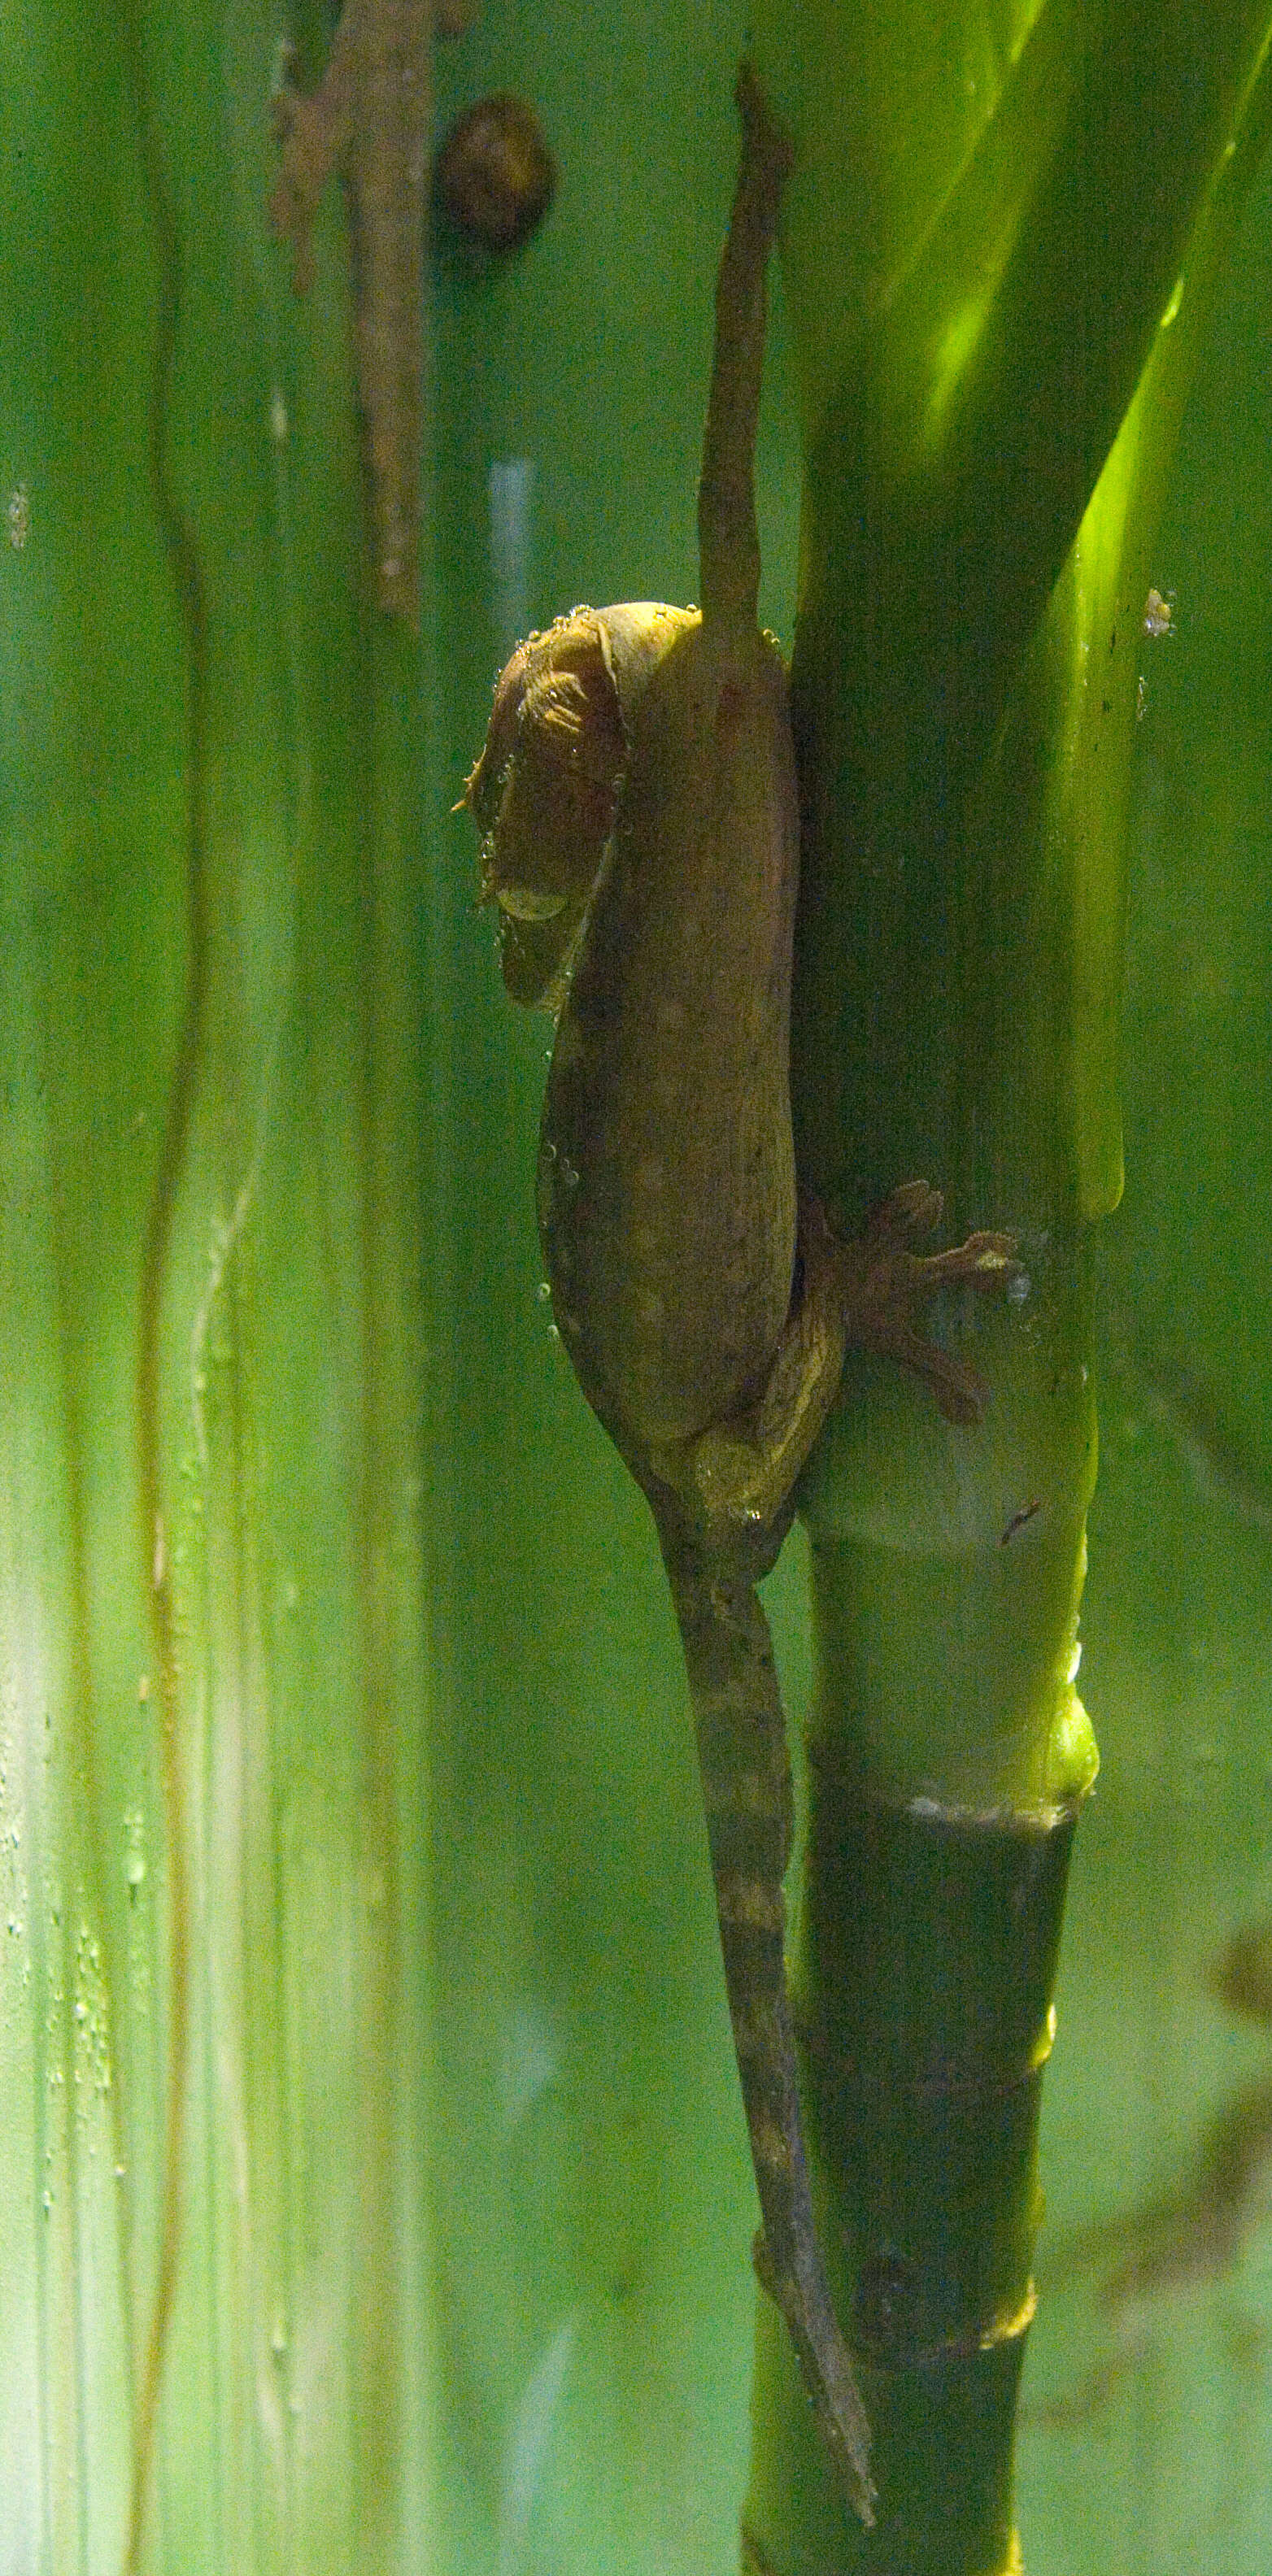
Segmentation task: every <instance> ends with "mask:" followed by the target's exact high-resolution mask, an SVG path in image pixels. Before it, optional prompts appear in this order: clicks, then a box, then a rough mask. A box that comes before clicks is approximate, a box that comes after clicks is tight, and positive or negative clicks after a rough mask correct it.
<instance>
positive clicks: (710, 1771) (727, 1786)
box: [663, 1531, 875, 2526]
mask: <svg viewBox="0 0 1272 2576" xmlns="http://www.w3.org/2000/svg"><path fill="white" fill-rule="evenodd" d="M663 1542H664V1555H665V1558H666V1562H667V1572H668V1576H669V1578H670V1582H671V1590H672V1598H673V1600H674V1602H675V1606H676V1615H677V1618H678V1620H679V1623H680V1632H681V1637H682V1639H683V1642H684V1651H685V1663H686V1667H687V1670H688V1674H689V1688H690V1696H691V1699H692V1703H693V1712H694V1722H695V1727H696V1730H697V1738H698V1760H699V1765H700V1768H701V1773H702V1788H703V1799H704V1803H705V1807H706V1815H707V1833H708V1838H709V1841H710V1847H711V1868H712V1875H713V1877H714V1880H715V1891H716V1910H717V1915H718V1918H719V1924H720V1946H721V1949H722V1951H723V1954H724V1973H725V1984H726V1988H727V1991H728V1998H729V2014H730V2019H731V2021H732V2025H733V2043H734V2049H735V2051H736V2055H737V2062H738V2074H739V2077H740V2080H741V2086H742V2100H743V2105H744V2108H745V2111H746V2122H747V2129H748V2132H749V2135H750V2141H751V2161H752V2164H753V2166H754V2169H755V2180H756V2188H757V2190H758V2193H759V2201H760V2210H761V2214H762V2217H763V2221H764V2224H763V2229H762V2231H761V2234H760V2236H759V2238H758V2239H757V2243H756V2258H755V2259H756V2270H757V2272H758V2273H759V2277H760V2280H761V2282H762V2283H763V2286H764V2288H765V2289H766V2290H767V2292H768V2293H769V2296H770V2297H771V2298H772V2299H773V2300H774V2302H775V2303H776V2305H777V2306H778V2307H779V2308H780V2309H781V2312H782V2315H783V2316H784V2318H785V2320H786V2324H787V2328H788V2330H789V2333H790V2336H791V2341H792V2343H793V2344H794V2347H795V2351H796V2354H797V2356H798V2360H799V2366H800V2370H801V2372H802V2375H803V2379H804V2384H805V2387H806V2388H807V2390H808V2394H809V2397H810V2399H811V2401H812V2406H813V2411H814V2414H815V2416H816V2418H817V2423H818V2427H819V2430H820V2432H821V2436H822V2439H823V2441H824V2442H825V2445H826V2448H827V2451H828V2453H829V2455H830V2457H831V2459H832V2461H833V2463H834V2465H835V2468H836V2470H837V2472H838V2474H839V2477H840V2479H841V2482H842V2484H843V2486H844V2488H845V2490H846V2492H847V2494H848V2497H849V2499H850V2501H851V2503H852V2504H853V2506H854V2508H855V2510H856V2512H857V2513H858V2514H859V2515H860V2517H861V2520H862V2522H863V2523H865V2524H866V2525H867V2526H869V2525H870V2524H872V2523H873V2521H874V2495H875V2490H874V2487H873V2484H872V2482H871V2478H870V2467H869V2461H870V2427H869V2424H868V2422H867V2420H866V2412H865V2408H864V2406H863V2404H862V2401H861V2394H860V2390H859V2389H858V2386H857V2381H856V2376H855V2373H854V2370H853V2366H852V2360H851V2356H850V2354H849V2351H848V2347H847V2344H846V2343H845V2341H844V2337H843V2334H842V2332H841V2330H840V2326H839V2321H838V2318H837V2317H836V2315H835V2310H834V2305H833V2302H832V2300H831V2295H830V2287H829V2284H828V2282H827V2278H826V2270H825V2264H824V2261H823V2257H822V2250H821V2246H820V2244H819V2242H818V2238H817V2230H816V2226H815V2223H814V2219H813V2209H812V2201H811V2198H810V2195H809V2188H808V2171H807V2166H806V2163H805V2158H804V2140H803V2132H802V2128H801V2125H800V2112H799V2094H798V2090H797V2086H796V2078H795V2047H794V2038H793V2034H792V2030H791V2017H790V2006H789V2003H788V2000H787V1993H786V1957H785V1943H786V1905H785V1899H784V1897H783V1893H782V1879H783V1875H784V1872H785V1869H786V1863H787V1860H788V1857H789V1854H790V1843H791V1780H790V1763H789V1758H788V1755H787V1749H786V1727H785V1720H784V1716H783V1711H782V1703H781V1695H780V1692H779V1690H778V1683H777V1673H776V1669H775V1666H774V1661H773V1647H772V1641H771V1639H770V1637H769V1631H768V1622H767V1620H766V1619H765V1616H764V1612H763V1609H762V1608H761V1606H760V1601H759V1597H758V1595H757V1593H756V1591H755V1587H754V1584H753V1582H752V1581H751V1580H750V1579H749V1569H748V1571H747V1572H746V1573H739V1572H737V1571H736V1570H735V1568H733V1567H731V1566H730V1565H729V1564H728V1563H727V1562H726V1561H722V1560H720V1559H718V1558H716V1559H712V1558H711V1557H710V1556H709V1555H703V1554H701V1553H699V1552H698V1551H697V1550H696V1549H695V1547H694V1545H693V1542H692V1541H691V1540H688V1539H686V1540H684V1541H683V1542H676V1543H674V1544H670V1545H669V1544H668V1540H667V1535H666V1532H665V1531H664V1532H663Z"/></svg>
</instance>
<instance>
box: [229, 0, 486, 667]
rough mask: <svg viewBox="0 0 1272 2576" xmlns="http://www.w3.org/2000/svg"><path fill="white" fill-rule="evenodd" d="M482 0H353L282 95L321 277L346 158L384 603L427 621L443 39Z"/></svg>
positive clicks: (368, 469)
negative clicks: (428, 230) (427, 479)
mask: <svg viewBox="0 0 1272 2576" xmlns="http://www.w3.org/2000/svg"><path fill="white" fill-rule="evenodd" d="M471 11H472V0H345V7H344V10H343V13H342V15H341V19H340V23H339V25H338V27H337V28H336V32H335V35H334V36H333V38H332V42H331V51H330V54H329V55H328V58H327V68H326V71H325V72H324V74H323V77H322V80H321V82H320V83H319V86H318V88H317V89H316V90H314V91H312V92H311V93H310V94H309V95H308V96H306V95H302V93H300V92H299V91H297V90H294V89H292V88H290V87H283V88H281V89H280V90H279V91H278V92H277V93H276V95H275V98H274V102H273V117H274V130H275V133H276V135H277V137H278V140H279V142H280V143H281V145H282V155H281V159H280V163H279V171H278V177H277V180H276V182H275V185H274V189H273V193H272V195H271V198H270V219H271V222H272V224H273V228H274V231H275V233H276V234H277V236H278V237H279V239H280V240H286V241H290V242H291V243H292V245H293V248H294V250H295V262H294V267H293V272H292V282H293V285H294V287H295V290H296V293H297V294H298V295H303V294H304V293H306V291H307V290H308V288H309V286H310V285H311V284H312V281H313V249H312V240H311V236H312V232H313V224H314V217H315V215H316V214H317V211H318V202H319V199H320V198H321V196H322V193H323V190H324V188H325V187H326V184H327V181H328V179H329V177H330V175H331V173H332V171H333V170H339V171H340V173H341V175H342V177H343V179H344V181H345V186H346V190H347V192H348V200H349V230H350V260H351V265H352V271H353V280H354V329H355V338H356V353H357V384H358V402H359V407H360V409H361V412H362V434H363V463H364V471H365V476H366V485H367V492H368V507H369V515H370V534H371V546H372V553H373V564H374V588H375V597H376V602H377V605H378V606H379V607H380V608H382V609H384V610H385V611H386V612H387V614H388V615H390V616H392V617H400V618H404V619H405V620H406V622H407V624H408V625H410V626H412V627H418V625H419V613H420V610H419V479H420V412H421V381H422V372H423V338H422V332H423V320H422V315H423V297H424V231H425V220H426V215H427V193H428V164H429V140H428V139H429V117H430V110H431V106H432V78H431V63H430V53H429V49H430V43H431V39H432V37H433V34H434V33H435V32H436V33H438V34H442V35H459V34H461V33H462V31H463V29H464V28H465V27H466V25H467V24H468V20H469V17H470V15H471Z"/></svg>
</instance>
